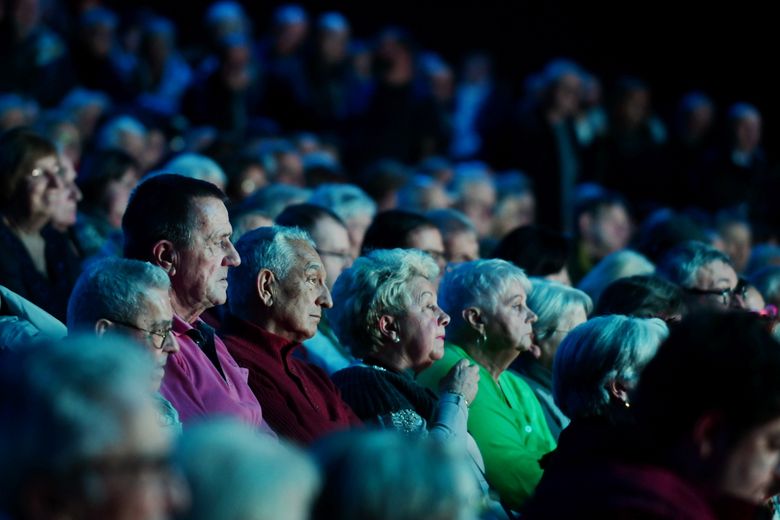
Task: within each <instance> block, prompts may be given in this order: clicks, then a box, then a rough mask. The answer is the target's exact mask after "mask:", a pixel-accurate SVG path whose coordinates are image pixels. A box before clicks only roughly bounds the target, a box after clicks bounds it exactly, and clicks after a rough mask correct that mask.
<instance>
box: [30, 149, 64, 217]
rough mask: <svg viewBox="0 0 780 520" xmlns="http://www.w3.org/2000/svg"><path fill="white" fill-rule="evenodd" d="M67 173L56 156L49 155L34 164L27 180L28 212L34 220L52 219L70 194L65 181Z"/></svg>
mask: <svg viewBox="0 0 780 520" xmlns="http://www.w3.org/2000/svg"><path fill="white" fill-rule="evenodd" d="M64 174H65V172H64V171H63V170H62V169H61V165H60V161H59V159H58V158H57V156H56V155H47V156H46V157H42V158H40V159H38V160H37V161H35V163H33V169H32V171H31V172H29V173H28V175H27V177H26V178H25V183H26V191H27V211H28V215H29V216H30V217H32V218H52V217H53V216H54V214H55V210H56V207H57V205H58V204H60V203H61V202H62V201H63V200H64V199H65V198H66V197H67V194H68V190H67V188H66V186H65V182H64V181H63V175H64Z"/></svg>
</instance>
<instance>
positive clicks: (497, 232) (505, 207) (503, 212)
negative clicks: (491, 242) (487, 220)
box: [493, 193, 536, 238]
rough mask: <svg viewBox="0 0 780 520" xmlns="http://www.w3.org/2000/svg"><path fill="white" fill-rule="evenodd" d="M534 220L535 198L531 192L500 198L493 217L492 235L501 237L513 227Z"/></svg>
mask: <svg viewBox="0 0 780 520" xmlns="http://www.w3.org/2000/svg"><path fill="white" fill-rule="evenodd" d="M535 221H536V199H535V198H534V196H533V195H532V194H531V193H523V194H522V195H519V196H514V195H513V196H508V197H505V198H504V199H502V200H501V202H500V203H499V204H498V207H497V208H496V214H495V216H494V217H493V236H495V237H496V238H503V237H504V235H506V234H508V233H509V232H510V231H512V230H513V229H515V228H517V227H520V226H528V225H531V224H533V223H534V222H535Z"/></svg>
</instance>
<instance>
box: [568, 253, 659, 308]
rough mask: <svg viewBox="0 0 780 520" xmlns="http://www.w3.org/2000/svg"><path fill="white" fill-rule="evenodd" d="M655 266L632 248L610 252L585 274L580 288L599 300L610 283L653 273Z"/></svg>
mask: <svg viewBox="0 0 780 520" xmlns="http://www.w3.org/2000/svg"><path fill="white" fill-rule="evenodd" d="M654 272H655V266H654V265H653V263H652V262H651V261H650V260H648V259H647V258H646V257H645V256H643V255H641V254H639V253H637V252H636V251H632V250H630V249H622V250H620V251H615V252H614V253H610V254H609V255H607V256H605V257H604V258H602V259H601V261H600V262H599V263H598V264H596V267H594V268H593V269H591V271H590V272H589V273H588V274H587V275H585V278H583V279H582V280H581V281H580V283H579V284H578V288H579V289H580V290H581V291H584V292H586V293H588V296H590V297H591V298H592V299H593V301H594V302H598V300H599V298H600V297H601V293H602V292H604V289H606V288H607V286H608V285H609V284H611V283H612V282H614V281H615V280H619V279H621V278H627V277H629V276H635V275H639V274H653V273H654Z"/></svg>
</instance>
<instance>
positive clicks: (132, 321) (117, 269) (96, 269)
mask: <svg viewBox="0 0 780 520" xmlns="http://www.w3.org/2000/svg"><path fill="white" fill-rule="evenodd" d="M170 288H171V282H170V280H169V279H168V275H167V274H165V271H163V270H162V269H160V268H159V267H157V266H154V265H152V264H150V263H148V262H141V261H139V260H127V259H124V258H104V259H102V260H99V261H97V262H95V263H93V264H92V265H91V266H90V267H89V268H88V269H87V270H86V271H84V272H83V273H82V274H81V276H80V277H79V279H78V280H77V281H76V286H75V287H74V288H73V292H72V293H71V295H70V301H69V302H68V328H69V329H70V332H71V333H73V332H75V331H83V332H85V333H93V334H96V335H97V336H98V337H102V336H103V335H105V334H117V335H121V336H124V337H127V338H129V339H131V340H133V341H134V342H136V343H138V344H140V345H142V346H143V347H145V349H146V350H147V351H148V352H149V354H151V356H152V359H153V360H154V365H155V371H154V379H153V381H152V386H153V391H154V392H155V397H156V398H157V402H158V405H159V406H158V408H159V419H160V422H161V424H162V425H164V426H166V427H169V428H171V429H172V430H173V431H175V432H180V431H181V422H180V421H179V414H178V413H177V412H176V409H175V408H174V407H173V406H172V405H171V403H170V402H168V400H167V399H165V398H164V397H163V396H162V395H160V393H159V391H160V384H161V383H162V379H163V375H164V374H165V364H166V362H167V361H168V355H170V354H174V353H176V352H178V351H179V344H178V343H177V342H176V338H175V337H174V336H173V334H171V328H172V323H173V309H172V308H171V299H170V297H169V296H168V291H170Z"/></svg>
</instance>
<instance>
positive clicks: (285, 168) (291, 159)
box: [276, 152, 306, 187]
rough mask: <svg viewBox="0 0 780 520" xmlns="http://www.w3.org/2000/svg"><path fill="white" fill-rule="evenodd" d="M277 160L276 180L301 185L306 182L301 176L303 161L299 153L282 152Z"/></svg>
mask: <svg viewBox="0 0 780 520" xmlns="http://www.w3.org/2000/svg"><path fill="white" fill-rule="evenodd" d="M277 160H278V171H277V173H276V181H277V182H279V183H281V184H290V185H292V186H301V187H303V186H304V185H305V184H306V182H305V179H304V176H303V161H302V160H301V156H300V155H298V154H297V153H295V152H289V153H283V154H281V155H280V156H279V157H278V159H277Z"/></svg>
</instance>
